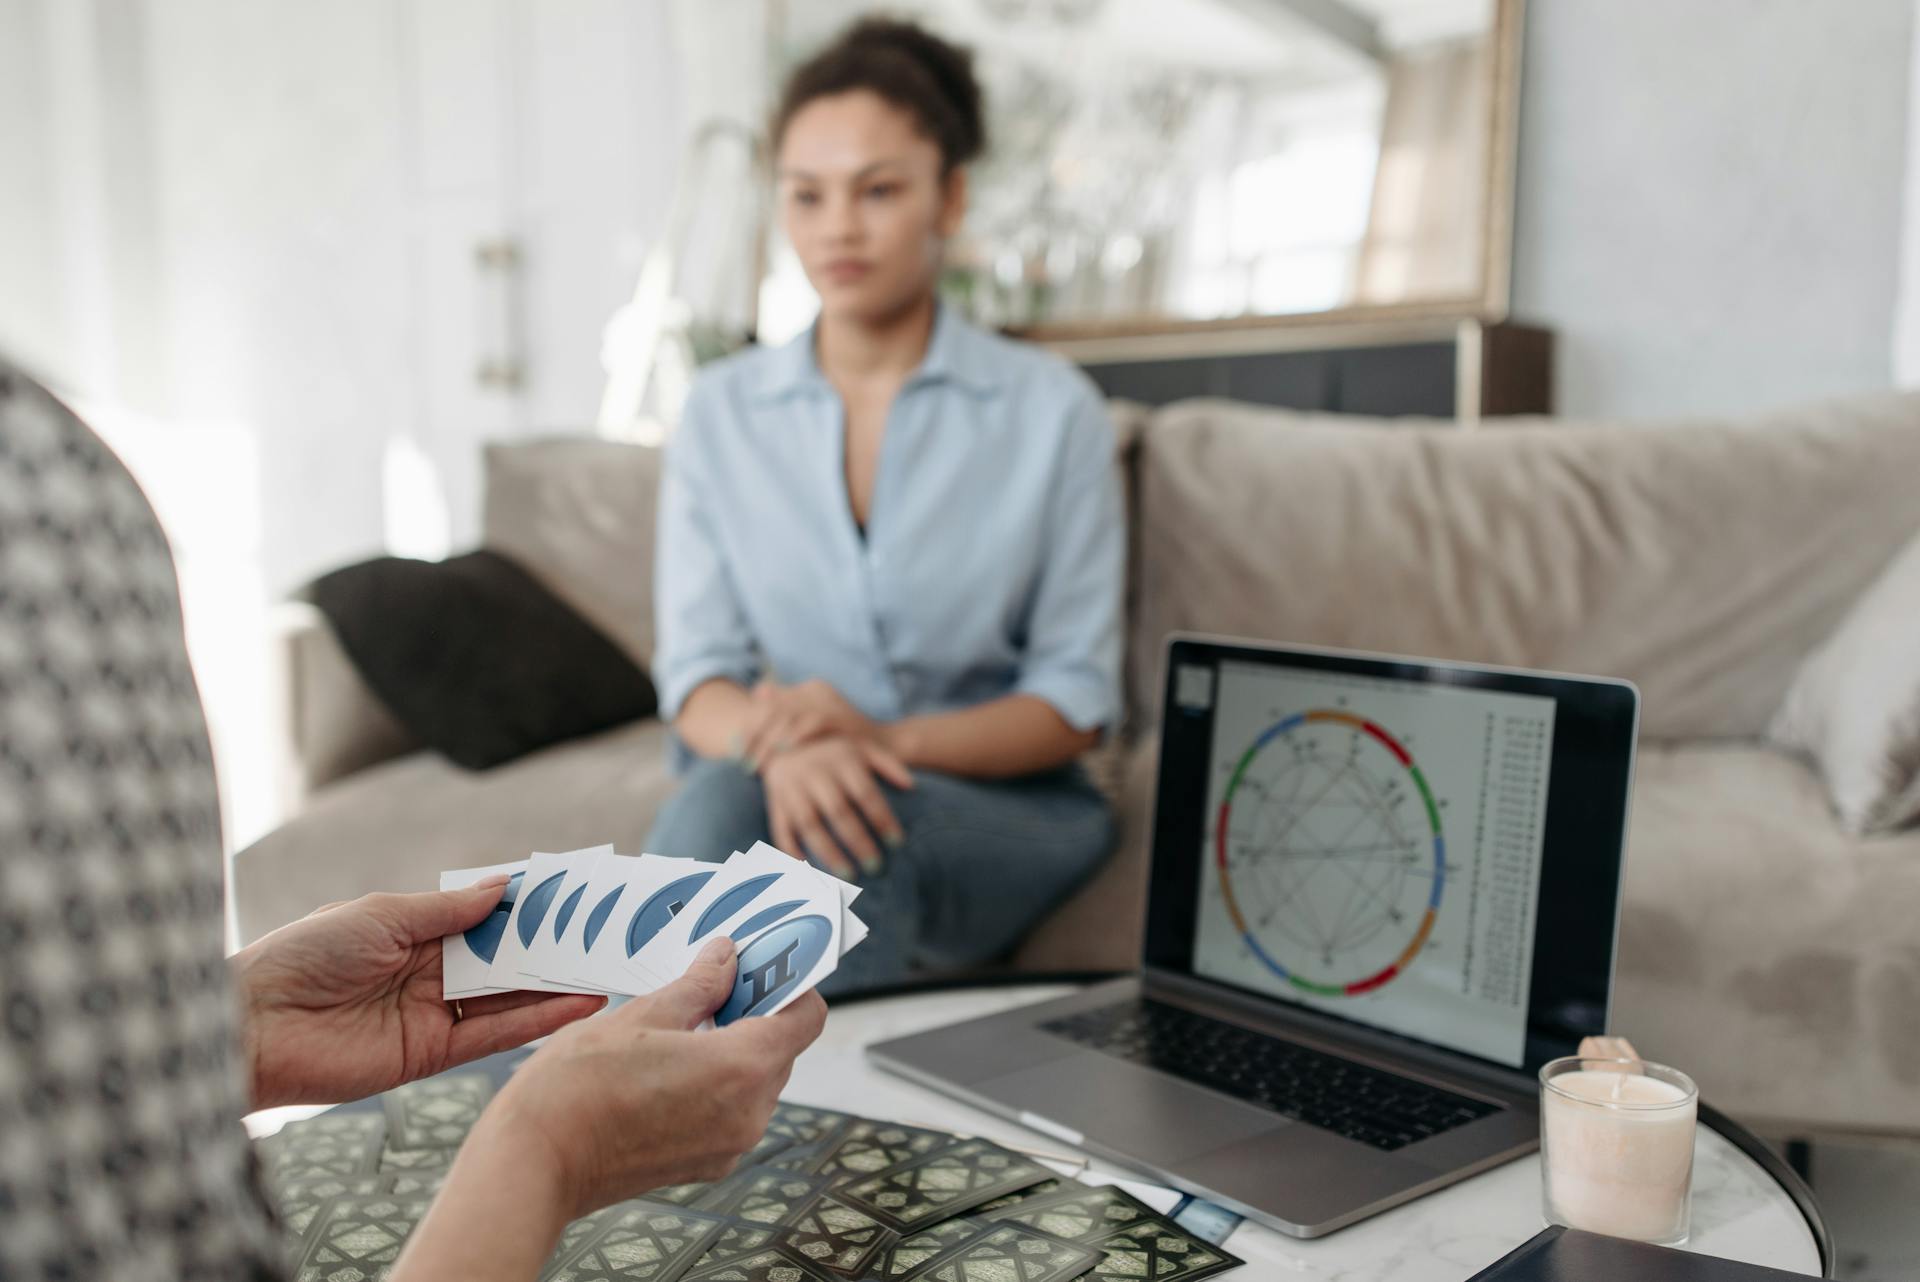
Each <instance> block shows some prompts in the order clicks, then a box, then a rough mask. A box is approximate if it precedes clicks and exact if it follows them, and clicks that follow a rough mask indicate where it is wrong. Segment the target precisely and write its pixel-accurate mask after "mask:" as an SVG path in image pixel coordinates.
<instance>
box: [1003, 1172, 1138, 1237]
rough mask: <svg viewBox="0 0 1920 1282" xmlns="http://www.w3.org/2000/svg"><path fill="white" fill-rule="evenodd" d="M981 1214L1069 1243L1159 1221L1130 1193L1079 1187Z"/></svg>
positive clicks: (1073, 1186) (1028, 1199)
mask: <svg viewBox="0 0 1920 1282" xmlns="http://www.w3.org/2000/svg"><path fill="white" fill-rule="evenodd" d="M980 1214H982V1215H983V1216H985V1217H986V1218H988V1219H992V1220H995V1221H997V1222H999V1223H1003V1224H1024V1225H1026V1226H1027V1227H1028V1228H1030V1229H1039V1230H1040V1231H1041V1232H1043V1233H1051V1234H1052V1235H1053V1236H1055V1237H1061V1238H1065V1239H1067V1240H1068V1241H1069V1242H1093V1241H1097V1240H1099V1239H1102V1238H1105V1237H1107V1236H1109V1235H1111V1234H1112V1233H1114V1232H1116V1231H1117V1230H1120V1229H1124V1228H1130V1227H1132V1226H1133V1225H1135V1224H1138V1223H1141V1222H1142V1221H1147V1220H1158V1219H1159V1217H1158V1216H1156V1215H1155V1214H1154V1213H1153V1208H1152V1207H1150V1206H1148V1205H1147V1204H1146V1203H1144V1202H1142V1201H1140V1200H1139V1199H1138V1198H1136V1197H1134V1196H1133V1195H1132V1194H1130V1193H1126V1192H1123V1191H1122V1190H1120V1189H1117V1188H1111V1187H1106V1188H1085V1187H1083V1186H1081V1185H1078V1184H1074V1185H1069V1186H1068V1187H1066V1188H1064V1189H1061V1190H1059V1191H1057V1192H1054V1193H1050V1194H1048V1195H1047V1196H1045V1197H1033V1198H1027V1199H1026V1200H1024V1201H1020V1202H1015V1203H1013V1204H1012V1205H1011V1206H1006V1207H1002V1208H1000V1209H998V1210H995V1211H982V1212H980Z"/></svg>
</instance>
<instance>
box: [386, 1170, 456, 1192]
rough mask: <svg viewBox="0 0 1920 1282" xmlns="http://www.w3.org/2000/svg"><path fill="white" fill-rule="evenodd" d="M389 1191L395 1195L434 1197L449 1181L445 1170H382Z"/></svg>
mask: <svg viewBox="0 0 1920 1282" xmlns="http://www.w3.org/2000/svg"><path fill="white" fill-rule="evenodd" d="M380 1174H381V1176H382V1177H383V1178H385V1179H386V1180H387V1181H389V1182H388V1184H387V1190H386V1191H387V1192H389V1193H391V1194H393V1195H394V1196H395V1197H432V1196H433V1195H434V1194H436V1193H438V1192H439V1191H440V1186H441V1185H443V1184H445V1183H446V1182H447V1173H446V1172H445V1171H382V1172H381V1173H380Z"/></svg>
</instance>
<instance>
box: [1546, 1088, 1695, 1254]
mask: <svg viewBox="0 0 1920 1282" xmlns="http://www.w3.org/2000/svg"><path fill="white" fill-rule="evenodd" d="M1675 1076H1678V1075H1677V1074H1676V1075H1675ZM1681 1080H1682V1081H1685V1080H1686V1079H1685V1078H1681ZM1545 1081H1546V1083H1547V1087H1548V1089H1546V1090H1544V1091H1543V1092H1542V1093H1541V1114H1540V1125H1541V1148H1542V1160H1543V1161H1544V1162H1545V1163H1546V1171H1545V1175H1546V1188H1547V1204H1548V1215H1549V1218H1554V1219H1558V1220H1560V1221H1562V1222H1564V1223H1567V1224H1570V1225H1572V1226H1573V1227H1575V1228H1580V1229H1586V1230H1588V1231H1590V1232H1594V1233H1606V1234H1610V1235H1612V1236H1614V1237H1624V1238H1635V1239H1638V1240H1640V1241H1643V1242H1675V1241H1679V1240H1681V1239H1684V1238H1685V1237H1686V1235H1687V1227H1688V1225H1687V1220H1688V1215H1687V1211H1688V1206H1687V1198H1688V1192H1689V1187H1690V1185H1691V1183H1692V1180H1693V1136H1694V1120H1695V1118H1694V1115H1695V1112H1696V1103H1697V1100H1696V1096H1695V1094H1694V1092H1693V1091H1692V1090H1690V1089H1686V1088H1683V1087H1681V1086H1679V1085H1676V1084H1674V1083H1673V1082H1668V1081H1662V1080H1660V1079H1659V1078H1656V1077H1651V1076H1647V1075H1645V1074H1642V1073H1632V1072H1621V1071H1613V1070H1610V1069H1607V1070H1596V1069H1578V1070H1575V1071H1572V1072H1562V1073H1558V1074H1555V1075H1553V1076H1551V1077H1547V1078H1545ZM1690 1085H1691V1083H1689V1086H1690Z"/></svg>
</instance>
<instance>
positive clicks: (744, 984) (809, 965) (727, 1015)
mask: <svg viewBox="0 0 1920 1282" xmlns="http://www.w3.org/2000/svg"><path fill="white" fill-rule="evenodd" d="M832 942H833V924H832V923H831V922H829V921H828V920H827V919H826V918H825V917H819V916H814V915H811V914H810V915H808V916H805V917H793V918H789V919H788V920H786V921H783V922H781V923H780V924H779V925H777V926H775V927H773V928H772V929H770V930H768V931H767V932H766V933H765V934H761V935H756V936H754V938H752V939H750V940H748V941H747V943H746V944H745V945H744V946H743V947H742V948H741V949H740V960H739V970H738V971H737V972H736V973H735V975H734V979H733V992H732V993H730V994H729V995H728V997H727V1000H726V1004H725V1005H723V1006H722V1007H721V1008H720V1009H719V1010H717V1011H715V1012H714V1015H713V1022H714V1023H716V1024H720V1025H723V1026H724V1025H727V1024H731V1023H733V1021H735V1020H736V1019H745V1018H747V1017H748V1016H751V1015H759V1014H762V1013H764V1012H766V1011H769V1010H772V1009H773V1008H774V1007H775V1006H778V1005H779V1004H780V1001H781V999H782V998H784V997H785V996H786V995H787V994H788V993H790V992H792V991H793V990H794V989H796V988H798V987H799V986H800V982H801V981H802V980H804V979H805V978H806V977H807V976H808V975H809V974H811V973H812V971H813V968H814V967H815V966H818V965H819V964H820V959H821V958H822V957H824V956H825V955H826V951H827V946H828V945H829V944H831V943H832Z"/></svg>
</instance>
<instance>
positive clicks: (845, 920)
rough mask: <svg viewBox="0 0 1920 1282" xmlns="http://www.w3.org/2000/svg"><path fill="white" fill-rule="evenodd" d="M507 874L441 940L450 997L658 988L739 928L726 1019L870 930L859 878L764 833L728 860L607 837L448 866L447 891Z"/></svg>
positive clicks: (771, 1005)
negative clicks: (631, 850)
mask: <svg viewBox="0 0 1920 1282" xmlns="http://www.w3.org/2000/svg"><path fill="white" fill-rule="evenodd" d="M500 873H506V874H507V875H508V876H509V877H510V878H511V880H509V881H508V883H507V889H506V893H505V894H504V895H503V896H502V897H501V899H500V905H499V907H497V908H495V909H494V910H493V912H492V913H490V914H489V915H488V916H487V919H486V920H485V921H483V922H481V923H480V924H479V925H477V926H475V927H474V928H473V929H472V930H469V931H467V932H466V933H465V934H460V935H448V936H447V937H446V938H445V939H444V940H442V941H441V952H442V955H443V957H444V959H445V971H446V996H447V999H448V1000H450V1001H451V1000H453V999H455V998H462V997H479V996H483V995H485V994H488V993H505V992H512V991H514V990H515V989H533V990H536V991H539V992H548V993H590V994H601V993H607V994H621V993H624V994H631V995H638V994H641V993H650V992H652V991H654V990H655V989H656V988H660V987H662V986H663V985H665V984H668V983H670V982H672V981H673V980H675V979H677V978H679V977H680V975H681V974H682V973H684V972H685V971H686V969H687V967H688V966H689V965H690V964H691V963H692V961H693V959H694V956H695V955H696V954H697V953H699V951H700V950H701V949H702V948H703V947H705V946H706V944H707V942H708V941H709V940H712V939H715V938H730V939H732V940H733V941H734V943H735V945H736V946H737V948H738V950H739V970H738V973H737V975H736V977H735V979H734V986H733V992H732V993H731V994H729V995H728V997H727V1000H726V1002H725V1003H723V1004H722V1005H721V1007H720V1009H719V1010H718V1011H717V1012H715V1014H714V1017H713V1019H714V1023H716V1024H721V1025H725V1024H730V1023H732V1022H733V1021H734V1020H736V1019H741V1018H744V1017H746V1016H749V1015H771V1014H773V1012H775V1011H777V1010H779V1009H780V1008H782V1007H783V1006H785V1005H787V1003H789V1002H791V1001H793V999H794V998H796V997H798V996H800V994H802V993H804V992H806V991H807V990H808V989H810V988H813V987H814V986H815V985H817V984H818V983H819V982H820V981H821V980H823V979H825V978H826V977H827V976H828V975H831V974H832V973H833V972H834V969H835V967H837V966H838V965H839V964H840V959H841V958H842V957H843V956H845V955H846V953H847V950H849V949H851V948H852V947H853V946H854V945H855V944H858V943H859V942H860V941H861V940H863V939H865V938H866V937H867V928H866V926H865V925H864V924H863V923H862V922H861V921H860V919H859V918H858V917H856V916H854V915H853V910H852V904H853V901H854V899H855V898H857V897H858V896H859V894H860V888H859V887H858V886H854V885H850V884H848V883H847V882H844V881H840V880H839V879H837V878H835V877H832V876H829V875H828V874H826V873H824V872H821V871H820V870H819V869H818V868H815V867H813V866H812V865H811V864H808V863H805V862H803V861H801V860H798V859H795V858H794V857H793V856H791V855H788V854H786V853H784V852H782V851H779V850H776V849H774V848H773V847H772V846H769V845H767V844H766V843H765V842H760V843H758V844H757V845H755V846H754V848H753V849H752V850H749V851H747V852H746V853H745V854H741V853H740V852H739V851H735V852H734V853H733V855H732V856H731V857H730V858H729V859H728V860H727V861H726V862H725V863H723V864H710V863H700V862H697V861H695V860H691V859H669V858H666V857H665V856H662V855H619V854H615V853H614V851H613V847H612V846H596V847H594V848H593V849H591V850H575V851H570V852H568V853H566V854H560V855H541V854H536V855H533V856H530V857H529V858H526V859H521V860H517V861H516V862H514V863H509V864H494V865H492V866H491V867H486V868H456V869H453V870H452V871H449V872H443V873H441V874H440V889H442V890H459V889H464V888H465V887H467V886H471V885H473V884H474V883H475V882H477V881H479V880H481V879H482V878H485V877H489V876H494V875H497V874H500Z"/></svg>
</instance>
